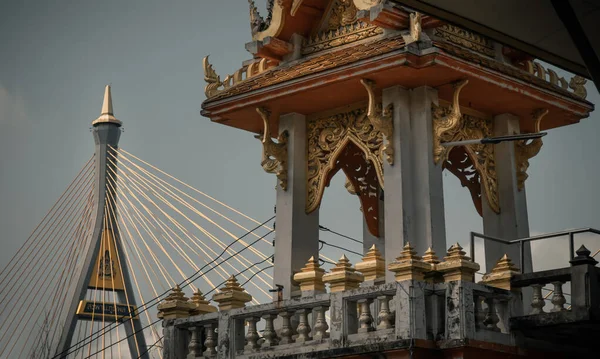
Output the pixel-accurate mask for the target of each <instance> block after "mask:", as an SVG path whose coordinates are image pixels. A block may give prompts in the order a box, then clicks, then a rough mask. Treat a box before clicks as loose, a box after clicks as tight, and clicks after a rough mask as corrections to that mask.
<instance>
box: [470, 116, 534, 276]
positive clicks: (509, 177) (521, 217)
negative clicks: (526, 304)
mask: <svg viewBox="0 0 600 359" xmlns="http://www.w3.org/2000/svg"><path fill="white" fill-rule="evenodd" d="M519 132H520V130H519V118H518V117H516V116H514V115H511V114H502V115H498V116H496V117H494V136H503V135H512V134H515V133H519ZM494 155H495V162H496V175H497V179H498V200H499V203H500V213H495V212H494V211H492V209H491V208H490V206H489V205H488V203H487V198H486V197H485V196H482V207H483V232H484V234H486V235H489V236H493V237H498V238H501V239H505V240H513V239H517V238H526V237H529V219H528V215H527V199H526V196H525V189H524V188H523V190H521V191H519V189H518V182H517V166H516V163H515V161H516V160H515V143H514V142H501V143H499V144H497V145H495V147H494ZM484 246H485V247H484V248H485V264H486V272H489V271H491V270H492V268H494V265H495V264H496V262H497V261H498V260H499V259H500V258H501V257H502V256H503V255H504V254H507V255H508V257H509V258H510V259H512V260H513V262H514V263H519V261H520V251H519V246H518V245H511V246H507V245H504V244H501V243H496V242H492V241H489V240H486V241H484ZM524 248H525V265H524V269H525V271H531V268H532V267H531V265H532V263H531V246H530V245H529V244H526V245H525V246H524Z"/></svg>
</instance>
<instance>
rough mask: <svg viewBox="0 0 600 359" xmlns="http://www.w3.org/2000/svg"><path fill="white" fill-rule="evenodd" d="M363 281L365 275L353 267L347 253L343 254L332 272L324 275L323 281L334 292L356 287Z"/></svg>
mask: <svg viewBox="0 0 600 359" xmlns="http://www.w3.org/2000/svg"><path fill="white" fill-rule="evenodd" d="M363 281H364V277H363V275H362V274H360V273H358V272H356V270H355V269H354V268H352V264H350V261H349V260H348V258H347V257H346V256H345V255H342V258H340V260H339V261H338V262H337V264H336V265H335V267H333V268H332V269H331V272H329V273H327V274H325V275H324V276H323V282H324V283H328V284H329V291H330V292H332V293H334V292H341V291H344V290H348V289H356V288H358V287H360V283H362V282H363Z"/></svg>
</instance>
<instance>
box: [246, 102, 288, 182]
mask: <svg viewBox="0 0 600 359" xmlns="http://www.w3.org/2000/svg"><path fill="white" fill-rule="evenodd" d="M256 112H258V114H259V115H260V117H262V119H263V134H262V136H261V135H256V136H254V137H256V138H257V139H259V140H261V142H262V144H263V151H262V160H261V162H260V165H261V166H262V168H263V169H264V170H265V172H267V173H275V175H276V176H277V179H278V180H279V186H280V187H281V189H283V190H284V191H285V190H287V162H288V153H287V139H288V133H287V131H284V132H282V133H281V134H280V135H279V137H278V138H277V143H276V142H274V141H273V140H272V139H271V132H270V126H269V117H270V115H271V113H270V112H269V110H267V109H266V108H264V107H259V108H257V109H256Z"/></svg>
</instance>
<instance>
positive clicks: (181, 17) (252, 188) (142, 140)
mask: <svg viewBox="0 0 600 359" xmlns="http://www.w3.org/2000/svg"><path fill="white" fill-rule="evenodd" d="M261 5H262V8H263V9H264V3H261ZM0 39H1V40H0V44H1V46H2V56H1V59H2V60H1V61H2V62H1V66H0V233H1V234H0V243H1V248H2V250H1V251H0V267H4V265H5V264H6V263H7V262H8V260H9V259H10V258H11V257H12V256H13V255H14V253H15V252H16V250H17V248H18V247H19V246H20V245H21V244H22V243H23V242H24V241H25V240H26V238H27V236H28V235H29V233H30V232H31V230H33V228H34V227H35V226H36V224H37V223H38V222H39V221H40V220H41V219H42V217H43V216H44V214H45V213H46V211H47V210H48V209H49V208H50V207H51V206H52V204H53V203H54V201H55V200H56V199H57V198H58V196H59V195H60V194H61V193H62V191H63V190H64V189H65V188H66V186H67V185H68V184H69V182H70V181H71V180H72V178H73V177H74V176H75V174H76V173H77V172H78V171H79V169H80V168H81V166H82V165H83V164H84V163H85V162H86V161H87V159H88V158H89V157H90V156H91V154H92V151H93V139H92V135H91V133H90V132H89V127H90V123H91V121H92V120H93V119H95V118H96V117H97V116H98V114H99V112H100V107H101V102H102V94H103V87H104V85H105V84H107V83H111V84H112V87H113V101H114V109H115V115H116V117H117V118H119V119H120V120H122V121H123V123H124V128H125V132H124V133H123V135H122V137H121V146H122V147H123V148H124V149H126V150H127V151H129V152H131V153H133V154H135V155H137V156H139V157H141V158H143V159H145V160H148V161H149V162H151V163H152V164H154V165H156V166H157V167H159V168H161V169H163V170H165V171H167V172H169V173H171V174H173V175H174V176H176V177H178V178H180V179H182V180H184V181H186V182H188V183H189V184H191V185H193V186H194V187H196V188H198V189H200V190H202V191H204V192H207V193H209V194H211V195H212V196H214V197H216V198H219V199H220V200H222V201H224V202H226V203H228V204H229V205H231V206H234V207H236V208H238V209H240V210H241V211H243V212H244V213H246V214H248V215H250V216H252V217H254V218H256V219H258V220H264V219H267V218H269V217H271V216H272V214H273V205H274V202H275V198H274V197H275V192H274V186H275V177H274V176H273V175H269V174H266V173H264V172H263V170H262V168H261V167H260V144H259V142H258V141H257V140H256V139H254V138H253V136H252V134H250V133H247V132H242V131H239V130H235V129H232V128H228V127H225V126H221V125H217V124H213V123H211V122H210V121H209V120H207V119H205V118H202V117H201V116H200V115H199V110H200V104H201V102H202V100H203V99H204V93H203V87H204V81H203V80H202V76H203V73H202V63H201V62H202V58H203V57H204V56H205V55H207V54H210V55H211V62H212V63H213V64H214V67H215V69H216V70H217V72H219V73H221V74H226V73H231V72H233V71H234V70H236V69H237V68H239V67H240V65H241V62H242V61H243V60H245V59H247V58H249V54H248V53H247V52H246V51H245V49H244V43H246V42H248V41H249V40H250V31H249V25H248V5H247V2H246V1H245V0H220V1H208V0H198V1H191V0H189V1H178V2H172V3H168V2H164V1H157V0H153V1H148V0H145V1H141V0H136V1H133V0H130V1H126V2H123V1H116V0H104V1H95V2H91V1H86V2H84V1H64V0H63V1H55V2H46V1H16V0H5V1H3V2H2V3H1V4H0ZM561 75H565V74H562V73H561ZM587 88H588V99H589V100H590V101H592V102H594V103H598V100H599V95H598V93H597V91H596V90H595V88H594V87H593V86H588V87H587ZM506 111H507V112H510V108H507V109H506ZM599 130H600V118H599V117H598V115H597V114H593V115H592V116H591V117H590V118H588V119H585V120H583V121H582V123H581V124H579V125H575V126H570V127H568V128H564V129H559V130H553V131H551V132H550V134H549V135H548V136H547V137H545V139H544V143H545V144H544V147H543V148H542V151H541V153H540V155H539V156H537V157H536V158H534V159H533V160H531V161H530V163H531V167H530V170H529V175H530V177H529V179H528V181H527V199H528V204H529V208H530V216H529V219H530V228H531V231H532V232H549V231H557V230H561V229H565V228H572V227H581V226H599V225H598V223H597V217H598V215H597V214H598V213H600V204H599V203H600V194H599V192H598V190H597V188H596V186H597V182H598V178H599V177H600V176H599V175H600V170H599V169H598V154H599V153H600V144H599V143H598V141H597V140H596V139H597V135H598V133H600V131H599ZM444 180H445V187H446V188H445V190H446V191H445V198H446V213H447V215H446V223H447V226H448V229H447V231H448V243H449V244H450V243H451V242H456V241H460V242H461V243H464V244H466V243H467V239H468V232H469V231H470V230H476V231H481V220H480V218H479V217H478V215H477V214H476V212H475V210H474V208H473V204H472V202H471V199H470V196H469V194H468V191H467V190H466V189H463V188H460V185H459V184H458V181H457V180H456V179H455V178H454V177H453V175H452V174H450V173H445V177H444ZM358 208H359V203H358V200H357V199H356V197H351V196H350V195H348V194H347V192H346V190H345V189H344V187H343V178H342V176H341V175H338V176H336V178H335V179H334V181H333V183H332V186H331V188H328V189H327V190H326V193H325V198H324V202H323V206H322V210H321V224H323V225H325V226H327V227H329V228H331V229H334V230H338V231H340V232H343V233H347V234H350V235H352V236H355V237H359V236H360V231H361V225H360V212H359V211H358ZM323 238H325V239H326V240H329V238H330V237H327V235H325V234H324V237H323ZM331 240H332V241H334V240H337V239H334V237H331ZM595 243H596V245H597V246H598V247H599V248H600V241H597V242H595ZM543 250H544V248H543V247H542V248H540V249H539V251H540V252H539V253H540V254H541V253H542V251H543Z"/></svg>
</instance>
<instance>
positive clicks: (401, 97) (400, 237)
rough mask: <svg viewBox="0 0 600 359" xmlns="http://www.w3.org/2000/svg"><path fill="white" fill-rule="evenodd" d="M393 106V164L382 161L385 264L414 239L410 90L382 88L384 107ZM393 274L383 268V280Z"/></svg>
mask: <svg viewBox="0 0 600 359" xmlns="http://www.w3.org/2000/svg"><path fill="white" fill-rule="evenodd" d="M390 104H392V105H393V112H392V120H393V122H394V135H393V138H391V139H389V140H390V142H391V143H392V144H393V146H394V164H393V165H390V164H389V163H388V161H387V160H386V159H384V160H383V174H384V186H385V189H384V192H383V193H384V203H385V206H384V228H385V242H384V246H383V248H378V249H379V251H380V252H381V255H382V256H383V258H385V263H386V266H387V265H388V264H390V263H392V262H393V261H394V260H395V259H396V257H398V256H399V255H400V252H402V248H403V247H404V242H405V241H408V240H410V241H413V235H414V230H413V208H414V207H413V197H412V189H411V186H412V179H411V175H410V174H411V162H412V159H411V157H410V156H411V153H410V152H411V149H410V143H411V129H410V93H409V91H408V90H406V89H404V88H402V87H400V86H394V87H390V88H386V89H384V90H383V107H384V108H385V107H387V106H389V105H390ZM395 280H396V279H395V278H394V273H393V272H390V271H386V274H385V281H386V282H388V283H390V282H395Z"/></svg>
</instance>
